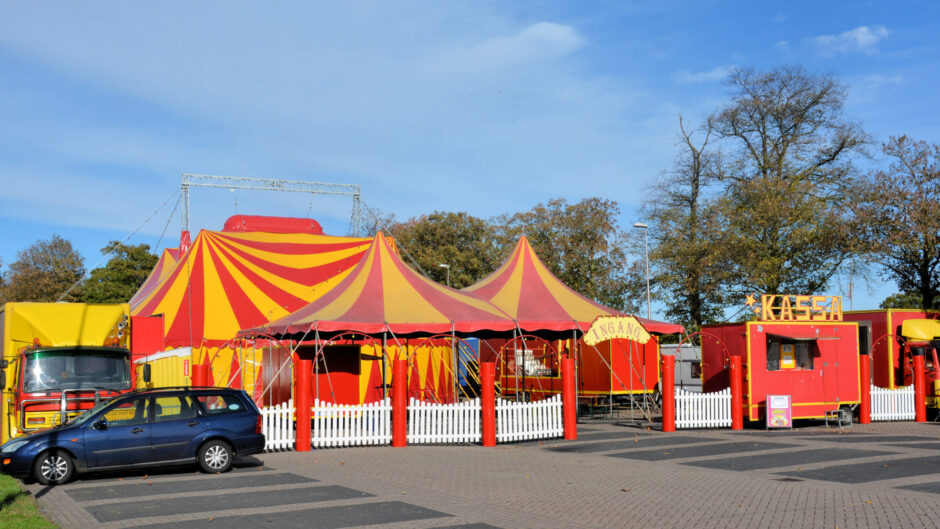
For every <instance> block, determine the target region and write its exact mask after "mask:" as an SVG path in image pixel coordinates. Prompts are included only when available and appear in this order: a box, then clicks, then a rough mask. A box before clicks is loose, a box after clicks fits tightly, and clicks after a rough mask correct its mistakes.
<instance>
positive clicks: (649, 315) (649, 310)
mask: <svg viewBox="0 0 940 529" xmlns="http://www.w3.org/2000/svg"><path fill="white" fill-rule="evenodd" d="M633 227H634V228H640V229H642V230H643V244H644V247H645V248H646V317H647V318H649V319H653V308H652V300H651V299H650V238H649V226H647V225H646V224H644V223H642V222H637V223H636V224H634V225H633Z"/></svg>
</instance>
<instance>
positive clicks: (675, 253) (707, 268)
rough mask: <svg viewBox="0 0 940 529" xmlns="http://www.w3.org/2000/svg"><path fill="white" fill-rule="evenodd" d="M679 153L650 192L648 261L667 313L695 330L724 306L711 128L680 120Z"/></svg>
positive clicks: (646, 209) (715, 318)
mask: <svg viewBox="0 0 940 529" xmlns="http://www.w3.org/2000/svg"><path fill="white" fill-rule="evenodd" d="M679 130H680V138H679V143H680V154H679V155H678V156H677V157H676V159H675V162H674V164H673V167H672V169H671V170H669V171H668V172H667V173H665V175H664V178H662V179H661V180H660V181H659V182H657V183H656V185H655V186H654V188H653V189H652V197H651V199H650V200H649V201H647V205H646V206H645V207H644V208H643V213H644V218H647V219H649V224H650V225H651V228H650V238H651V240H652V248H651V249H650V261H651V263H652V264H653V269H654V274H653V276H654V280H653V283H654V284H656V285H657V286H658V290H660V291H661V293H662V294H663V295H662V296H661V299H662V300H663V301H664V303H665V304H666V314H667V316H669V317H670V318H671V319H672V320H675V321H678V322H681V323H682V324H684V325H685V326H686V329H688V330H690V331H695V330H698V329H699V328H701V326H702V324H703V323H708V322H714V321H720V320H721V319H722V313H723V309H724V307H725V306H726V298H725V296H724V290H723V287H724V286H725V282H726V281H727V279H728V277H727V273H726V272H727V266H726V265H725V262H724V260H725V258H726V256H725V255H724V252H723V250H724V245H725V241H724V239H725V233H724V225H723V222H724V218H723V215H722V214H721V213H722V212H721V208H720V207H719V204H720V202H719V197H718V196H717V195H716V193H715V191H716V189H715V184H716V183H717V181H716V178H715V169H716V165H717V155H716V153H713V152H711V151H710V150H709V148H710V147H709V142H710V140H711V139H712V132H713V131H712V128H711V124H710V123H708V122H706V123H705V124H704V125H703V126H702V127H701V129H700V130H686V127H685V125H684V123H683V120H682V116H679Z"/></svg>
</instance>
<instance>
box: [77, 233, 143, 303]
mask: <svg viewBox="0 0 940 529" xmlns="http://www.w3.org/2000/svg"><path fill="white" fill-rule="evenodd" d="M101 253H102V254H104V255H106V256H107V255H110V256H112V257H111V259H109V260H108V263H107V264H106V265H105V266H104V267H101V268H95V269H94V270H92V271H91V274H90V275H89V277H88V279H86V280H85V283H84V287H83V289H82V301H84V302H86V303H126V302H127V301H128V300H129V299H131V296H133V295H134V293H135V292H137V290H138V289H140V286H141V285H143V284H144V281H146V280H147V276H148V275H150V272H151V271H152V270H153V267H154V266H156V264H157V260H158V258H157V256H156V255H154V254H152V253H150V245H147V244H138V245H136V246H130V245H125V244H121V243H119V242H118V241H111V242H109V243H108V245H107V246H105V247H104V248H102V249H101Z"/></svg>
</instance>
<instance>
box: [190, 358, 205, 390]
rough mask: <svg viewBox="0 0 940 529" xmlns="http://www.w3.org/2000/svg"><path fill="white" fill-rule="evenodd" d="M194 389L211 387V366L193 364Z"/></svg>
mask: <svg viewBox="0 0 940 529" xmlns="http://www.w3.org/2000/svg"><path fill="white" fill-rule="evenodd" d="M192 369H193V378H192V381H193V387H194V388H198V387H204V386H208V385H209V366H208V365H207V364H193V366H192Z"/></svg>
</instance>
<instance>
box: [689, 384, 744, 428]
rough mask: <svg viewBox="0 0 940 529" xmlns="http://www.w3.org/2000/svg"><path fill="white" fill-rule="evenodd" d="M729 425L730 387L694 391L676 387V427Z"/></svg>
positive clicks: (723, 426)
mask: <svg viewBox="0 0 940 529" xmlns="http://www.w3.org/2000/svg"><path fill="white" fill-rule="evenodd" d="M729 426H731V388H725V389H723V390H721V391H716V392H714V393H696V392H694V391H686V390H684V389H682V388H676V428H727V427H729Z"/></svg>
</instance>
